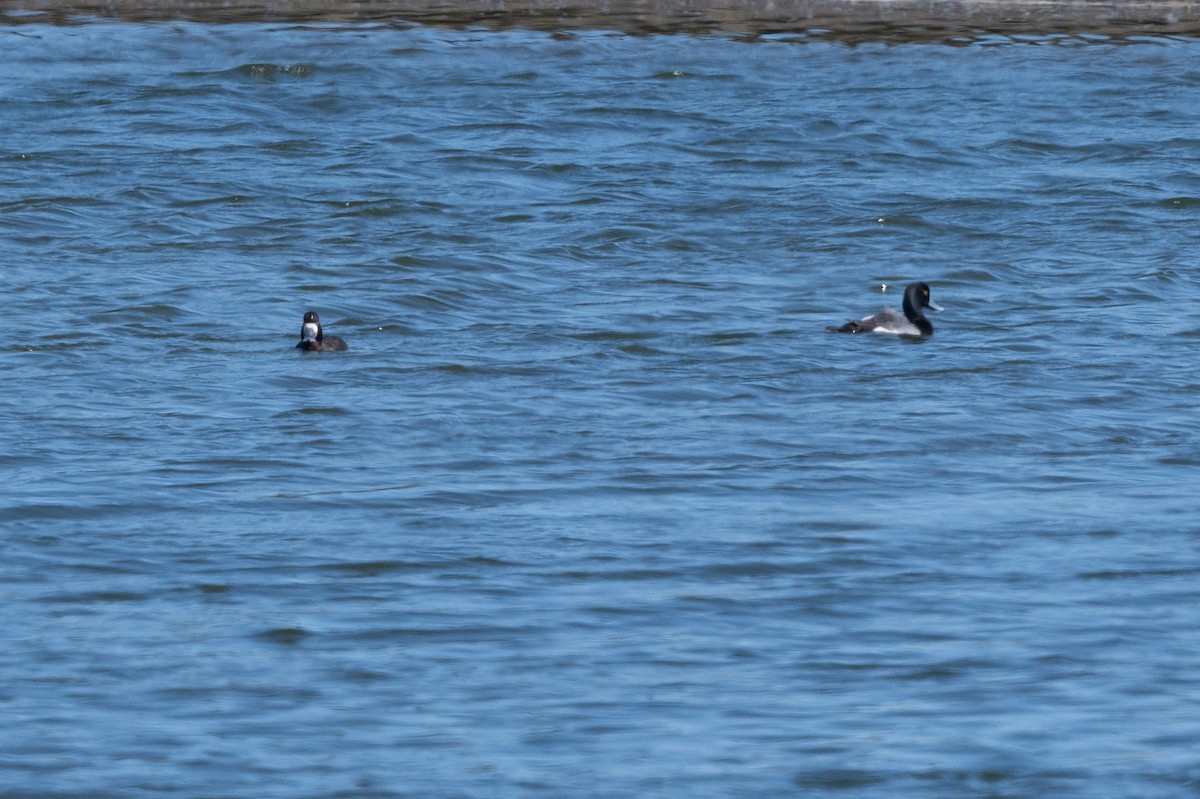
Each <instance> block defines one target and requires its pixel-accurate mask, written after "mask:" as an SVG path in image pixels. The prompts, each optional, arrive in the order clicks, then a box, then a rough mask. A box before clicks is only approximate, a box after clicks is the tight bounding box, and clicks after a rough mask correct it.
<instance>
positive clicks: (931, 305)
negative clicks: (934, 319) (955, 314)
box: [929, 300, 946, 311]
mask: <svg viewBox="0 0 1200 799" xmlns="http://www.w3.org/2000/svg"><path fill="white" fill-rule="evenodd" d="M929 307H930V308H932V309H933V310H935V311H944V310H946V309H945V308H943V307H942V306H940V305H938V304H937V303H936V302H934V301H933V300H930V301H929Z"/></svg>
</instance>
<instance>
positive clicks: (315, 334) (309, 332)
mask: <svg viewBox="0 0 1200 799" xmlns="http://www.w3.org/2000/svg"><path fill="white" fill-rule="evenodd" d="M296 348H297V349H301V350H305V351H307V352H341V351H342V350H345V349H349V348H348V347H347V346H346V342H345V341H343V340H342V339H341V337H340V336H327V335H325V331H323V330H321V318H320V317H319V316H317V312H316V311H309V312H308V313H306V314H304V324H303V325H301V326H300V343H299V344H297V345H296Z"/></svg>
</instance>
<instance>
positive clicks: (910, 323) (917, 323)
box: [825, 283, 942, 336]
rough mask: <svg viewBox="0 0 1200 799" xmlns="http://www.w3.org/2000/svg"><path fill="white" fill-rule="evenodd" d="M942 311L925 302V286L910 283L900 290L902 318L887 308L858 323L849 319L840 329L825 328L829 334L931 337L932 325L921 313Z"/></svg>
mask: <svg viewBox="0 0 1200 799" xmlns="http://www.w3.org/2000/svg"><path fill="white" fill-rule="evenodd" d="M926 308H931V309H933V310H935V311H940V310H942V308H941V306H940V305H938V304H937V303H935V302H934V301H933V300H932V299H930V298H929V284H928V283H910V284H909V285H908V286H907V287H906V288H905V289H904V315H903V316H901V315H900V314H899V313H897V312H896V311H895V310H893V309H891V308H884V309H883V310H882V311H880V312H879V313H876V314H872V315H871V316H864V317H863V318H862V319H851V320H850V321H849V322H847V323H846V324H844V325H840V326H837V325H827V326H826V327H825V329H826V330H827V331H829V332H830V333H891V334H892V335H895V336H930V335H933V323H932V322H930V321H929V320H928V319H926V318H925V309H926Z"/></svg>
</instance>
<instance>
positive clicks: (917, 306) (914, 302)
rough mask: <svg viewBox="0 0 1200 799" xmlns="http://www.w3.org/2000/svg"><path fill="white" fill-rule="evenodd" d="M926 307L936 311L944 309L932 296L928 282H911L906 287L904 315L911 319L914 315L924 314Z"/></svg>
mask: <svg viewBox="0 0 1200 799" xmlns="http://www.w3.org/2000/svg"><path fill="white" fill-rule="evenodd" d="M924 308H930V309H932V310H934V311H940V310H942V306H940V305H938V304H937V303H936V302H934V301H933V299H932V298H930V296H929V284H928V283H909V284H908V288H906V289H904V315H905V316H907V317H908V318H909V319H912V318H913V316H914V315H915V316H918V317H919V316H924V314H923V313H922V312H921V311H922V309H924Z"/></svg>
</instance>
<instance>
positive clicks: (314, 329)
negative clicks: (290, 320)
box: [300, 311, 324, 342]
mask: <svg viewBox="0 0 1200 799" xmlns="http://www.w3.org/2000/svg"><path fill="white" fill-rule="evenodd" d="M322 338H324V335H322V333H321V319H320V317H318V316H317V312H316V311H309V312H308V313H306V314H304V324H303V325H302V326H301V327H300V341H301V342H315V341H320V340H321V339H322Z"/></svg>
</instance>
